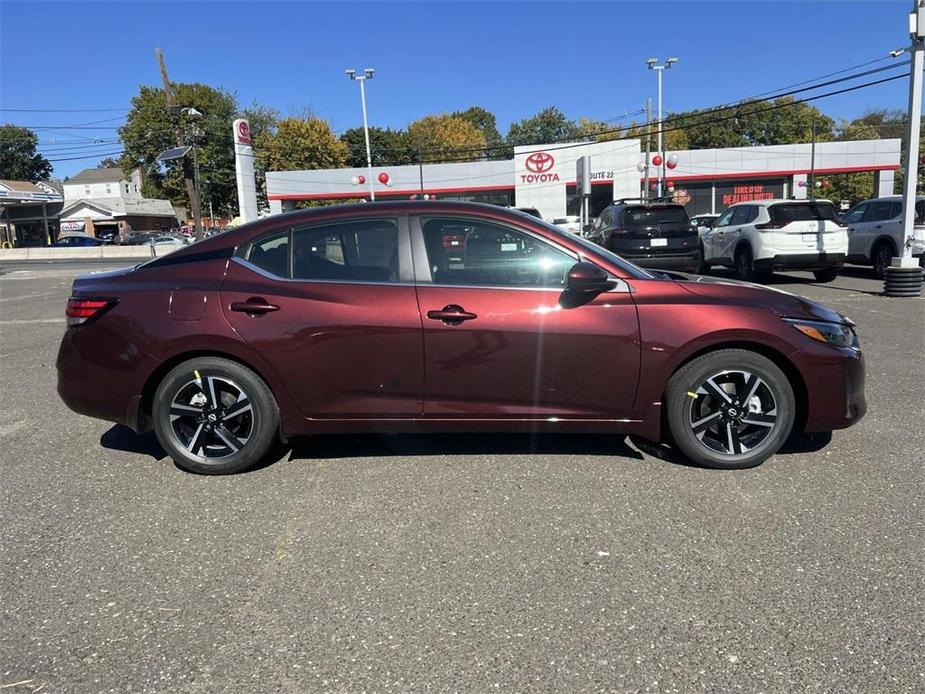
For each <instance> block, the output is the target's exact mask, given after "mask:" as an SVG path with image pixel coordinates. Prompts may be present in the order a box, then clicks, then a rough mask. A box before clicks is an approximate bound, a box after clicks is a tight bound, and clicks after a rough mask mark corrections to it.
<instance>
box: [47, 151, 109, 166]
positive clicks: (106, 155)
mask: <svg viewBox="0 0 925 694" xmlns="http://www.w3.org/2000/svg"><path fill="white" fill-rule="evenodd" d="M122 152H123V150H121V149H120V150H118V151H116V152H98V153H96V154H88V155H86V156H82V157H61V158H59V159H49V160H48V161H50V162H51V163H55V162H57V161H77V160H78V159H99V158H101V157H112V156H115V155H117V154H122Z"/></svg>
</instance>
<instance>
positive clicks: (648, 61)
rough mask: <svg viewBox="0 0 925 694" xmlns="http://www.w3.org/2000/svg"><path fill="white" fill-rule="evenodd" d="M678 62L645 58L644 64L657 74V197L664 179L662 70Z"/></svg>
mask: <svg viewBox="0 0 925 694" xmlns="http://www.w3.org/2000/svg"><path fill="white" fill-rule="evenodd" d="M676 62H678V59H677V58H668V60H666V61H665V62H664V63H662V64H661V65H659V64H658V58H646V65H648V66H649V69H650V70H655V74H656V75H658V153H659V154H660V155H661V159H662V165H661V166H660V167H659V174H658V179H657V180H658V188H657V190H656V194H657V195H658V197H661V196H662V181H664V180H665V149H664V147H663V146H662V138H663V137H664V133H663V132H662V131H663V130H664V127H663V125H662V72H664V71H665V70H666V69H668V70H670V69H671V66H672V65H674V64H675V63H676Z"/></svg>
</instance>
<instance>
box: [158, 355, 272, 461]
mask: <svg viewBox="0 0 925 694" xmlns="http://www.w3.org/2000/svg"><path fill="white" fill-rule="evenodd" d="M152 414H153V418H154V429H155V432H156V433H157V438H158V441H160V444H161V446H163V448H164V450H165V451H167V453H168V454H170V456H171V457H172V458H173V459H174V461H175V462H176V463H177V465H178V466H179V467H181V468H183V469H184V470H187V471H188V472H195V473H199V474H205V475H224V474H230V473H234V472H241V471H243V470H246V469H248V468H250V467H252V466H253V465H255V464H256V463H257V462H259V461H260V460H261V459H262V458H263V457H264V456H265V455H266V454H267V453H268V452H269V450H270V448H271V447H272V445H273V444H274V443H275V441H276V436H277V430H278V427H279V410H278V407H277V404H276V400H275V399H274V397H273V394H272V392H270V389H269V387H267V384H266V383H265V382H264V381H263V379H261V378H260V377H259V376H258V375H257V374H255V373H254V372H253V371H251V370H250V369H248V368H247V367H245V366H242V365H241V364H238V363H237V362H234V361H231V360H229V359H222V358H218V357H201V358H196V359H191V360H189V361H186V362H183V363H182V364H179V365H178V366H176V367H175V368H174V369H172V370H171V371H170V373H168V374H167V376H166V377H165V378H164V380H163V381H161V383H160V385H159V386H158V388H157V391H156V393H155V395H154V402H153V406H152Z"/></svg>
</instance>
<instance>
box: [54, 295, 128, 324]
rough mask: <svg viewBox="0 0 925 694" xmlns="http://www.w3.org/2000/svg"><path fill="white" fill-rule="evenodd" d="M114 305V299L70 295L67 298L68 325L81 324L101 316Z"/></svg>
mask: <svg viewBox="0 0 925 694" xmlns="http://www.w3.org/2000/svg"><path fill="white" fill-rule="evenodd" d="M115 305H116V299H85V298H82V297H77V296H72V297H71V298H70V299H68V300H67V311H65V315H66V316H67V324H68V325H83V324H84V323H87V322H89V321H91V320H95V319H97V318H99V317H100V316H102V315H103V314H104V313H106V311H108V310H109V309H111V308H112V307H113V306H115Z"/></svg>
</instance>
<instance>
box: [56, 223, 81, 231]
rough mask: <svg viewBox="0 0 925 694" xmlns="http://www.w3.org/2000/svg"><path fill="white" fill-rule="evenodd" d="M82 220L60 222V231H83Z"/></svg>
mask: <svg viewBox="0 0 925 694" xmlns="http://www.w3.org/2000/svg"><path fill="white" fill-rule="evenodd" d="M83 228H84V222H61V231H83Z"/></svg>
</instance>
